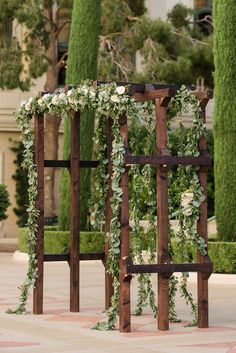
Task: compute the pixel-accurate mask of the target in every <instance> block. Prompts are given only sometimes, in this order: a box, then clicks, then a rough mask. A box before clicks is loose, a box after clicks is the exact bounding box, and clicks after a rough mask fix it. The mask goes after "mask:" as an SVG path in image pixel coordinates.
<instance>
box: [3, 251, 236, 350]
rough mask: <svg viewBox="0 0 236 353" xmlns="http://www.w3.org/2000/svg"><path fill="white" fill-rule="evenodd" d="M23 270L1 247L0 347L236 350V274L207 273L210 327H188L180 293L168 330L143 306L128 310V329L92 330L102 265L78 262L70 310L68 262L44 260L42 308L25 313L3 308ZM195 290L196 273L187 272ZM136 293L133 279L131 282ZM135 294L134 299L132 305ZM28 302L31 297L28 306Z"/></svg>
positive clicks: (99, 306)
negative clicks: (77, 288)
mask: <svg viewBox="0 0 236 353" xmlns="http://www.w3.org/2000/svg"><path fill="white" fill-rule="evenodd" d="M26 270H27V264H26V262H23V261H19V260H15V259H13V256H12V254H7V253H0V285H1V295H0V322H1V326H0V353H1V352H3V353H7V352H17V353H18V352H19V353H102V352H103V353H104V352H105V353H106V352H107V353H120V352H122V353H149V352H155V353H160V352H162V353H236V275H228V276H226V275H212V277H211V279H210V288H209V289H210V328H209V329H198V328H196V327H194V328H193V327H186V324H187V323H188V322H189V321H190V320H191V316H190V314H189V310H188V308H186V306H185V304H184V303H183V301H182V300H181V299H180V298H178V300H177V309H178V313H179V316H180V317H181V318H182V320H183V321H182V322H181V323H178V324H171V325H170V330H169V331H166V332H163V331H156V320H155V319H153V317H152V315H151V313H150V311H149V310H148V309H147V311H146V312H145V314H144V315H143V316H141V317H135V316H132V332H131V333H128V334H121V333H119V332H118V331H117V330H114V331H109V332H100V331H96V330H91V326H93V325H94V324H95V323H96V322H97V321H99V320H101V319H103V318H104V317H105V315H104V313H103V312H102V310H103V300H104V298H103V285H104V278H103V277H104V276H103V266H102V264H101V263H100V262H86V263H85V262H84V263H82V264H81V312H80V313H70V312H69V311H68V307H69V270H68V265H67V263H46V264H45V296H44V314H43V315H32V313H29V314H27V315H24V316H18V315H9V314H6V313H5V310H6V309H8V308H14V307H15V305H16V303H17V295H18V294H17V287H18V286H19V285H20V284H21V283H22V281H23V279H24V277H25V273H26ZM190 287H191V288H192V290H193V292H194V293H195V292H196V276H194V275H193V276H192V277H191V278H190ZM132 292H133V297H134V298H135V293H136V285H135V281H134V284H133V285H132ZM134 306H135V300H133V309H134ZM31 308H32V303H29V310H31Z"/></svg>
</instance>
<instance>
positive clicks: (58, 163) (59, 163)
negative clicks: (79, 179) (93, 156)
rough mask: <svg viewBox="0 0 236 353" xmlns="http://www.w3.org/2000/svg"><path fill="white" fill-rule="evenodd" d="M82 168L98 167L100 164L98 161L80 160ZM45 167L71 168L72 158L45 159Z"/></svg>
mask: <svg viewBox="0 0 236 353" xmlns="http://www.w3.org/2000/svg"><path fill="white" fill-rule="evenodd" d="M79 165H80V168H96V167H97V166H98V165H99V162H98V161H79ZM44 167H45V168H48V167H53V168H70V160H49V159H45V160H44Z"/></svg>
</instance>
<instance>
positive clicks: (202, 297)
mask: <svg viewBox="0 0 236 353" xmlns="http://www.w3.org/2000/svg"><path fill="white" fill-rule="evenodd" d="M200 98H201V99H200V105H201V109H202V113H201V115H202V119H203V121H204V122H206V113H205V108H206V105H207V103H208V100H209V98H208V96H206V97H205V96H204V95H201V96H200ZM199 151H200V155H201V156H204V155H206V154H207V151H206V138H205V137H204V136H202V137H201V138H200V140H199ZM198 177H199V181H200V185H201V187H202V189H203V192H204V195H205V196H206V199H205V201H203V202H202V203H201V205H200V217H199V220H198V223H197V232H198V234H199V235H200V236H202V237H203V238H204V240H205V242H206V244H207V239H208V237H207V171H206V170H205V169H204V168H200V169H199V172H198ZM197 260H198V262H201V263H204V262H205V261H206V257H204V256H202V255H201V253H200V252H199V251H198V252H197ZM207 262H209V263H210V264H211V262H210V259H209V258H208V259H207ZM212 271H213V268H211V269H208V271H207V270H206V272H205V273H203V272H198V275H197V282H198V289H197V292H198V327H200V328H206V327H209V304H208V278H209V277H210V275H211V273H212Z"/></svg>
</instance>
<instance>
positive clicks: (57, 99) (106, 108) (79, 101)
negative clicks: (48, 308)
mask: <svg viewBox="0 0 236 353" xmlns="http://www.w3.org/2000/svg"><path fill="white" fill-rule="evenodd" d="M171 104H172V105H173V106H174V108H175V109H176V110H177V111H180V110H181V111H183V107H186V105H189V104H191V106H192V111H193V114H194V120H193V122H194V123H193V129H191V130H190V132H189V134H188V137H187V144H185V146H186V147H187V148H185V149H184V151H182V152H183V153H184V154H185V155H196V153H197V152H196V146H197V143H198V142H197V141H198V139H199V137H200V136H202V134H203V133H204V125H203V123H202V119H201V116H200V106H199V103H198V101H197V99H196V97H194V96H193V95H192V94H191V93H189V92H188V91H187V90H181V91H180V92H178V94H177V96H176V97H175V98H174V99H172V102H171ZM180 108H181V109H180ZM86 109H89V110H92V109H96V113H97V117H98V128H97V136H96V143H97V146H98V158H99V160H100V162H101V163H100V165H99V168H98V172H99V175H98V176H97V180H96V185H97V187H96V188H97V191H98V193H97V195H98V196H97V202H96V208H95V210H94V217H95V221H97V222H98V223H99V224H100V225H101V224H102V222H103V218H104V202H105V195H106V191H107V179H108V175H107V172H106V167H107V162H108V161H107V159H106V158H105V157H104V156H105V150H106V145H105V137H104V121H105V120H106V119H107V118H108V117H109V118H111V119H112V120H113V127H112V132H113V137H114V139H113V143H112V164H113V171H112V190H113V196H112V200H111V205H112V221H111V225H110V232H109V233H108V234H107V235H106V237H107V241H108V242H109V245H110V250H109V256H108V265H109V273H110V274H111V275H112V277H113V286H114V295H113V297H112V305H111V307H110V309H109V310H108V313H107V315H108V319H107V321H106V322H103V323H98V324H97V325H96V328H98V329H112V328H114V324H115V322H116V320H117V315H118V300H119V255H120V223H119V218H118V217H119V216H118V215H119V209H120V203H121V196H122V190H121V188H120V185H119V183H120V177H121V174H122V172H124V158H123V156H124V153H125V149H124V143H123V140H122V138H121V136H120V131H119V117H120V116H121V115H123V114H126V115H127V116H128V118H130V120H131V121H133V122H134V121H135V120H137V119H138V117H139V115H140V111H141V110H142V109H143V110H144V111H148V112H149V113H150V104H146V103H144V104H141V103H137V102H135V101H134V99H133V98H131V97H130V96H129V95H127V94H126V87H124V86H116V84H115V83H111V84H104V85H100V86H98V87H94V86H93V85H92V83H90V82H85V83H83V84H81V85H79V86H78V87H77V88H72V89H70V90H69V91H68V92H67V93H58V94H45V95H44V96H43V97H41V98H39V99H36V98H30V99H29V101H28V102H23V103H22V104H21V107H20V109H19V110H18V112H17V114H16V121H17V123H18V125H19V127H20V129H21V131H22V140H23V141H22V142H23V144H24V147H25V151H24V163H23V166H24V168H25V169H26V170H27V171H28V181H29V190H28V191H29V207H28V213H29V219H28V228H29V238H28V239H29V241H28V246H29V268H28V273H27V278H26V280H25V282H24V284H23V285H22V287H21V294H20V301H19V305H18V307H17V308H16V309H15V310H9V311H8V312H11V313H12V312H15V313H26V303H27V299H28V294H29V290H30V288H31V287H33V286H34V284H35V281H36V278H37V262H36V255H35V246H36V232H37V225H36V220H37V217H38V210H37V209H36V198H37V174H36V166H35V164H34V162H33V153H34V146H33V136H32V131H31V120H32V117H33V116H34V115H35V114H36V113H38V114H45V113H51V114H59V113H60V114H62V113H68V112H70V111H71V110H74V111H78V110H80V111H83V110H86ZM184 109H186V108H184ZM148 126H149V127H148V129H149V132H150V134H151V133H152V130H153V126H152V121H151V119H149V121H148ZM147 141H148V140H147ZM150 148H151V146H150V145H148V144H147V150H146V151H145V152H144V153H150ZM137 170H138V169H137V168H135V167H134V168H133V171H134V177H135V176H136V175H138V174H139V176H140V173H136V172H137ZM178 173H179V175H180V177H181V178H182V179H183V180H184V177H185V181H184V182H183V184H184V185H186V184H187V183H189V182H190V180H191V182H190V184H189V185H190V187H191V188H192V190H193V194H194V196H193V200H192V201H191V203H190V210H191V214H190V213H189V215H188V217H185V218H184V216H183V213H182V214H181V216H180V220H181V224H184V226H182V230H181V232H180V233H179V234H178V236H179V238H180V243H181V242H182V243H183V240H184V239H186V233H188V237H190V240H191V241H192V242H193V243H195V244H197V246H198V248H199V250H200V251H201V253H202V254H205V253H206V244H205V243H204V240H203V239H202V238H201V237H199V235H198V234H197V233H196V230H195V228H196V227H195V223H196V221H197V219H198V217H199V210H198V208H199V205H200V204H201V202H202V201H203V200H204V198H203V193H202V190H201V187H200V184H199V181H198V177H197V175H196V170H195V169H194V168H192V167H190V168H188V173H187V177H186V173H185V174H183V173H182V171H181V169H179V170H178ZM181 173H182V174H181ZM142 175H143V176H144V177H143V179H142V180H143V181H145V182H144V183H143V185H144V189H145V188H146V191H148V192H149V194H150V195H149V196H150V198H147V200H146V206H147V208H148V209H149V212H148V216H147V218H148V220H149V222H150V229H149V232H150V235H151V237H152V238H153V239H154V237H155V234H156V218H155V216H154V215H155V214H156V213H155V212H154V209H156V204H155V201H153V196H154V195H155V190H154V189H153V188H152V187H151V168H150V166H145V167H144V168H143V171H142ZM170 194H171V192H170ZM170 204H171V203H170ZM132 214H133V220H134V227H133V228H134V233H135V232H136V234H137V235H138V223H139V217H138V212H136V211H135V205H134V204H133V212H132ZM181 217H182V218H181ZM181 237H182V238H181ZM154 243H155V242H154V241H152V244H151V245H150V249H149V253H150V257H149V262H153V261H154V259H155V247H154V245H153V244H154ZM136 250H137V251H136ZM136 250H135V251H136V253H135V256H136V257H137V258H138V261H139V262H142V261H143V259H142V257H141V255H140V250H141V249H140V247H139V249H138V248H137V249H136ZM185 278H186V276H185V277H184V280H183V281H182V283H183V285H182V286H181V288H182V293H183V295H184V296H185V298H188V301H189V302H190V303H192V301H191V296H189V294H186V281H185ZM175 284H176V278H175V277H173V283H172V285H171V286H170V287H171V293H172V296H171V297H172V298H173V296H174V294H175ZM148 297H149V303H150V305H151V307H152V309H153V311H154V312H155V313H156V311H157V308H156V306H155V299H154V292H153V290H152V287H151V281H150V276H149V275H144V276H140V287H139V300H138V307H137V311H136V313H141V312H142V308H143V307H144V306H145V305H146V301H147V299H148ZM191 305H192V304H191ZM192 309H193V310H192V311H193V312H195V307H194V308H193V306H192Z"/></svg>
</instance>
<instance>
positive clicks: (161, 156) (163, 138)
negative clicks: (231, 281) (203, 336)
mask: <svg viewBox="0 0 236 353" xmlns="http://www.w3.org/2000/svg"><path fill="white" fill-rule="evenodd" d="M101 83H104V82H101V81H97V82H96V83H95V84H97V85H99V84H101ZM118 85H124V83H123V82H120V83H118ZM176 89H177V87H176V86H169V85H145V84H130V85H129V94H130V95H132V96H133V98H134V99H135V100H137V101H147V100H151V101H153V102H154V103H155V107H156V136H157V139H156V140H157V146H156V150H157V154H156V155H155V156H132V155H131V154H130V153H129V151H128V125H127V118H126V116H122V117H120V134H121V136H122V137H123V139H124V143H125V147H126V154H125V157H124V158H125V172H124V173H123V174H122V176H121V182H120V186H121V188H122V192H123V195H122V203H121V212H120V223H121V238H120V242H121V246H120V303H119V329H120V331H121V332H129V331H130V330H131V321H130V317H131V311H130V283H131V279H132V274H134V273H158V329H159V330H168V329H169V318H168V317H169V312H168V305H169V303H168V288H169V278H170V276H171V274H172V273H174V272H197V274H198V279H197V284H198V326H199V327H201V328H205V327H208V317H209V315H208V279H209V277H210V275H211V273H212V271H213V267H212V263H211V261H210V259H209V257H208V255H204V256H203V255H202V254H201V253H200V252H199V251H198V254H197V263H189V264H187V263H185V264H173V263H172V262H171V259H170V257H169V253H168V236H169V235H168V181H167V175H168V169H169V168H170V167H171V166H173V165H195V166H199V171H198V175H199V181H200V185H201V187H202V188H203V192H204V194H205V195H206V194H207V171H208V167H209V165H210V164H211V160H210V158H209V156H208V153H207V150H206V139H205V137H204V136H203V137H201V138H200V140H199V152H200V155H199V156H198V157H192V156H191V157H184V156H183V157H181V156H170V155H169V152H168V147H167V107H168V103H169V101H170V99H171V97H173V96H174V95H175V94H176ZM194 94H195V95H196V97H197V98H198V99H199V102H200V106H201V110H202V113H201V115H202V119H203V121H204V122H205V120H206V114H205V108H206V105H207V103H208V101H209V99H210V98H211V96H212V93H211V92H209V91H202V92H194ZM71 114H72V116H73V119H71V152H70V160H67V161H54V160H50V161H49V160H44V117H43V116H42V115H36V116H35V146H36V148H35V160H36V165H37V173H38V198H37V208H38V209H39V211H40V215H39V217H38V232H37V246H36V255H37V260H38V278H37V280H36V285H35V288H34V294H33V312H34V313H35V314H41V313H43V263H44V261H68V263H69V266H70V311H72V312H78V311H79V273H80V270H79V263H80V261H81V260H102V261H103V263H104V266H105V269H106V268H107V264H106V259H107V254H108V250H109V249H108V245H107V244H106V245H105V249H104V252H103V253H90V254H81V253H80V251H79V236H78V235H79V231H80V229H79V223H80V222H79V190H80V168H83V167H87V168H95V167H96V166H97V165H98V162H97V161H81V160H80V156H79V150H80V142H79V138H78V136H79V131H80V113H79V112H71ZM106 140H107V158H108V161H109V162H108V173H109V175H110V177H111V170H112V165H111V144H112V119H108V120H107V124H106ZM131 164H142V165H145V164H152V165H155V166H156V167H157V185H158V189H157V204H158V211H157V217H158V235H157V237H158V242H157V244H158V246H157V254H158V263H157V264H142V265H137V264H133V262H132V259H131V258H130V246H129V197H128V171H129V166H130V165H131ZM44 167H65V168H68V169H69V170H70V178H71V221H70V234H71V235H70V249H69V254H44V244H43V237H44ZM110 177H109V190H108V196H107V199H106V205H105V226H104V231H105V232H107V231H109V226H110V220H111V205H110V197H111V195H112V190H111V180H110ZM197 231H198V234H200V235H201V236H202V237H203V238H204V240H205V242H206V243H207V201H206V200H205V201H203V202H202V204H201V205H200V217H199V221H198V224H197ZM112 294H113V287H112V278H111V276H110V275H109V274H107V272H106V271H105V309H108V308H109V306H110V299H111V296H112Z"/></svg>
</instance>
